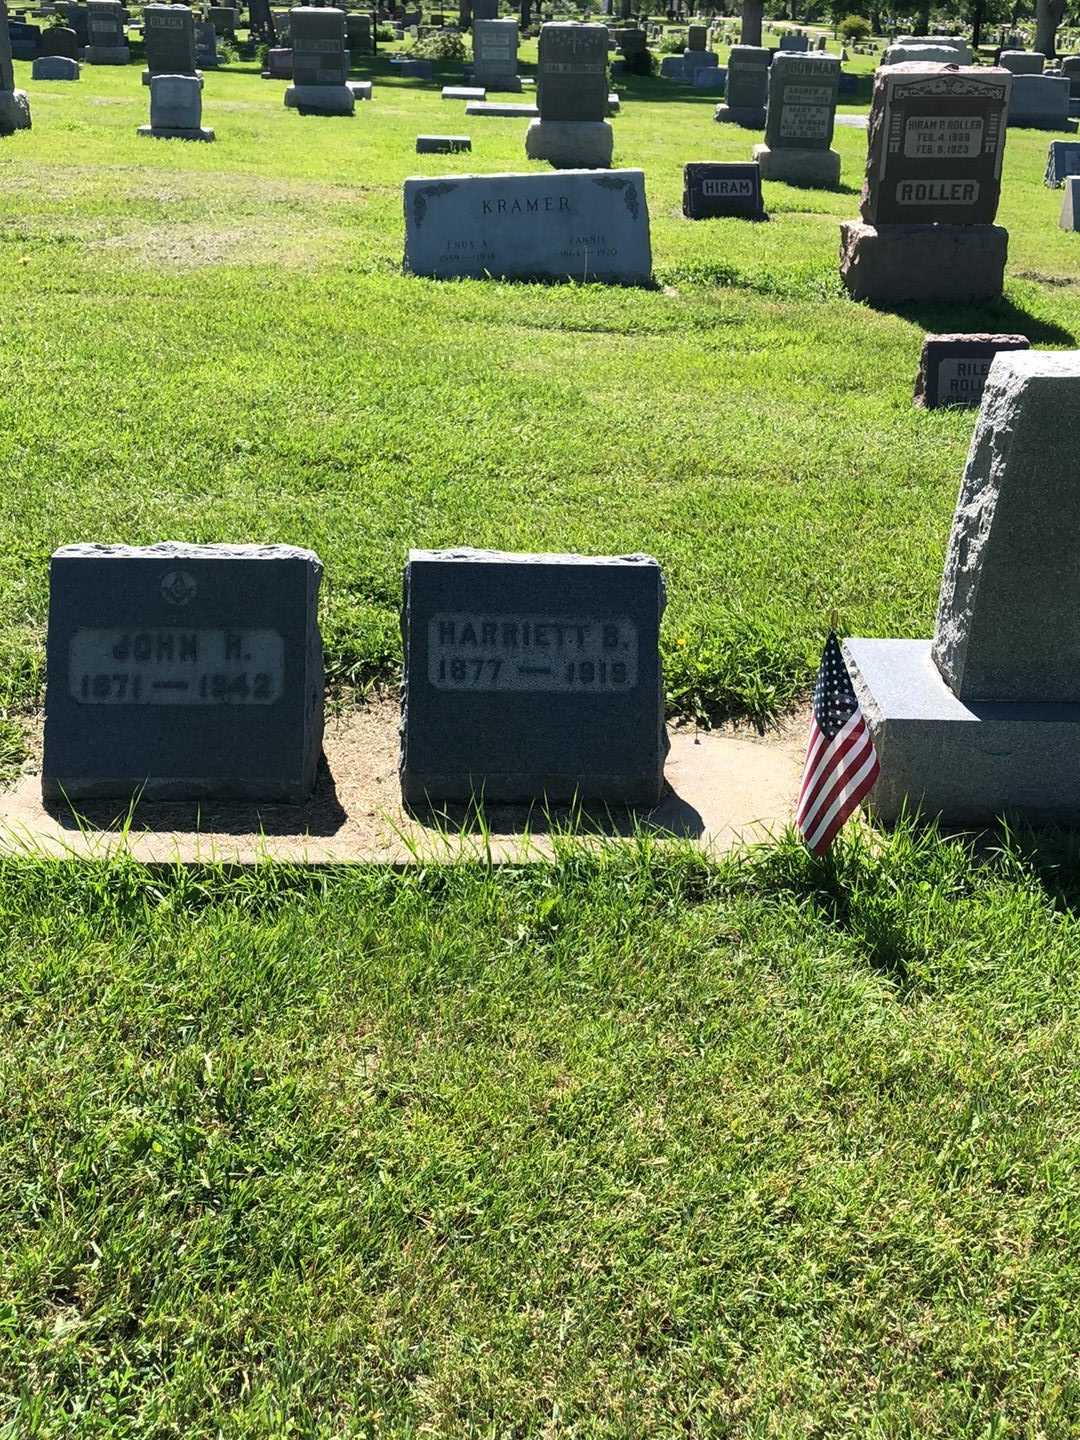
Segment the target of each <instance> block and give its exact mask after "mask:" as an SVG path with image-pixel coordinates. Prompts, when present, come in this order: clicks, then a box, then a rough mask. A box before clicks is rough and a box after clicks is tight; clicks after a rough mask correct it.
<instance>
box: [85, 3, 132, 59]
mask: <svg viewBox="0 0 1080 1440" xmlns="http://www.w3.org/2000/svg"><path fill="white" fill-rule="evenodd" d="M86 33H87V37H88V39H89V44H88V45H87V47H86V51H85V53H84V55H83V59H84V60H85V61H86V63H87V64H88V65H126V64H127V63H128V61H129V60H130V59H131V50H130V49H129V47H128V42H127V32H126V31H125V29H124V7H123V6H122V5H121V4H120V0H87V6H86Z"/></svg>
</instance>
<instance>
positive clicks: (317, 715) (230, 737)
mask: <svg viewBox="0 0 1080 1440" xmlns="http://www.w3.org/2000/svg"><path fill="white" fill-rule="evenodd" d="M165 78H177V79H180V80H184V81H188V82H190V81H191V79H192V77H191V76H179V77H165ZM155 86H158V88H160V86H159V82H158V79H157V77H155V80H154V82H153V83H152V84H151V94H153V90H154V88H155ZM321 573H322V566H321V564H320V562H319V559H318V557H317V556H316V555H314V554H313V553H312V552H311V551H310V550H295V549H292V548H291V547H289V546H284V545H239V546H230V545H183V544H175V543H169V544H162V545H152V546H147V547H142V548H138V547H129V546H122V545H69V546H65V547H64V548H63V549H61V550H58V551H57V552H56V553H55V554H54V555H53V557H52V562H51V565H50V601H49V634H48V647H47V656H48V690H47V695H46V703H45V754H44V763H43V766H42V790H43V793H44V795H45V797H46V799H52V800H62V799H64V798H68V799H71V800H84V799H93V798H96V797H113V796H115V797H124V798H129V797H141V798H144V799H147V800H154V799H163V800H164V799H168V800H172V799H204V800H225V799H248V800H267V801H270V800H276V801H289V802H293V803H299V802H301V801H303V800H305V799H306V798H307V796H308V795H309V794H310V792H311V789H312V786H313V784H314V780H315V769H316V765H317V764H318V760H319V755H320V753H321V749H322V724H323V665H322V646H321V643H320V639H319V630H318V617H317V601H318V592H319V580H320V576H321Z"/></svg>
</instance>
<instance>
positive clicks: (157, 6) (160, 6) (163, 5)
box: [143, 0, 194, 18]
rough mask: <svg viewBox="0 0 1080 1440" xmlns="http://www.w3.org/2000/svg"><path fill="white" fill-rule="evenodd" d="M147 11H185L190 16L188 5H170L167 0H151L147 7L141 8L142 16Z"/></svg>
mask: <svg viewBox="0 0 1080 1440" xmlns="http://www.w3.org/2000/svg"><path fill="white" fill-rule="evenodd" d="M147 10H186V11H187V12H188V14H189V15H190V14H191V7H190V5H170V4H169V3H168V0H151V3H150V4H149V5H144V6H143V14H145V13H146V11H147ZM192 18H194V17H192Z"/></svg>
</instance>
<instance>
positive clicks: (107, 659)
mask: <svg viewBox="0 0 1080 1440" xmlns="http://www.w3.org/2000/svg"><path fill="white" fill-rule="evenodd" d="M321 575H322V565H321V563H320V561H319V558H318V556H317V555H315V554H313V553H312V551H310V550H297V549H293V548H292V547H290V546H287V545H184V544H176V543H166V544H161V545H150V546H146V547H142V548H136V547H131V546H126V545H67V546H65V547H64V548H63V549H61V550H57V551H56V553H55V554H54V555H53V557H52V562H51V564H50V567H49V635H48V654H47V664H48V688H47V694H46V701H45V755H44V763H43V766H42V791H43V793H44V795H45V797H46V798H47V799H60V798H63V797H64V796H66V797H68V798H69V799H71V800H80V799H92V798H95V797H99V796H101V797H107V796H118V797H123V798H128V797H132V796H137V795H142V796H145V798H147V799H158V800H164V799H210V800H220V799H242V800H281V801H291V802H294V803H298V802H300V801H303V800H304V799H306V798H307V796H308V795H309V794H310V793H311V789H312V786H313V784H314V781H315V768H316V765H317V763H318V760H319V755H320V752H321V748H322V729H323V663H322V644H321V641H320V639H319V628H318V617H317V604H318V594H319V581H320V578H321Z"/></svg>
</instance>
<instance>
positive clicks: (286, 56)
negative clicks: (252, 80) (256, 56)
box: [262, 46, 293, 80]
mask: <svg viewBox="0 0 1080 1440" xmlns="http://www.w3.org/2000/svg"><path fill="white" fill-rule="evenodd" d="M292 72H293V52H292V51H291V50H290V49H288V48H287V47H286V46H278V47H277V48H275V49H273V50H268V51H267V52H266V69H265V70H264V71H263V72H262V78H263V79H264V80H291V79H292Z"/></svg>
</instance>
